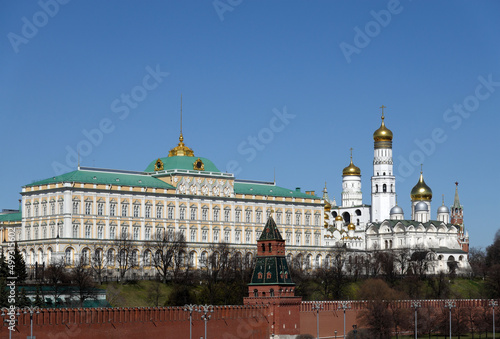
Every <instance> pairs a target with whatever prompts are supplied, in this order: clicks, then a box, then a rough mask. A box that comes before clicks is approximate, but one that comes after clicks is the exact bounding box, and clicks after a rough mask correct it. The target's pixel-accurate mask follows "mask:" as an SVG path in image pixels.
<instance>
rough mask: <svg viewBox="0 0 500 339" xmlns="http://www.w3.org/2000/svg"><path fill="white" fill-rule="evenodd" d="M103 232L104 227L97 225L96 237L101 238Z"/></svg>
mask: <svg viewBox="0 0 500 339" xmlns="http://www.w3.org/2000/svg"><path fill="white" fill-rule="evenodd" d="M103 233H104V227H103V226H97V238H99V239H102V238H103Z"/></svg>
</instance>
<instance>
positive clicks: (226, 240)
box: [224, 231, 231, 242]
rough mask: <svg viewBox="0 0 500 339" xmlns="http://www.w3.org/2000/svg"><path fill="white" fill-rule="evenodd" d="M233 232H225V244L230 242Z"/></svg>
mask: <svg viewBox="0 0 500 339" xmlns="http://www.w3.org/2000/svg"><path fill="white" fill-rule="evenodd" d="M230 232H231V231H224V242H229V236H230V234H231V233H230Z"/></svg>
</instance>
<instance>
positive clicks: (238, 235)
mask: <svg viewBox="0 0 500 339" xmlns="http://www.w3.org/2000/svg"><path fill="white" fill-rule="evenodd" d="M234 241H235V242H237V243H240V241H241V231H240V230H237V231H236V232H235V233H234Z"/></svg>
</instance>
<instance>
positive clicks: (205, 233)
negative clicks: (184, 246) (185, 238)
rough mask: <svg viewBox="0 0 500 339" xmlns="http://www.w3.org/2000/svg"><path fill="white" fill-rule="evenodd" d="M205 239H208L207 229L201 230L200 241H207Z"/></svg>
mask: <svg viewBox="0 0 500 339" xmlns="http://www.w3.org/2000/svg"><path fill="white" fill-rule="evenodd" d="M207 239H208V231H207V230H203V231H201V241H207Z"/></svg>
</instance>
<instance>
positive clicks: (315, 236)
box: [314, 234, 319, 246]
mask: <svg viewBox="0 0 500 339" xmlns="http://www.w3.org/2000/svg"><path fill="white" fill-rule="evenodd" d="M314 245H315V246H319V234H315V235H314Z"/></svg>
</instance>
